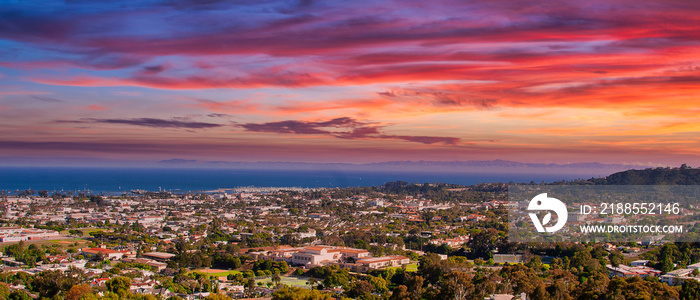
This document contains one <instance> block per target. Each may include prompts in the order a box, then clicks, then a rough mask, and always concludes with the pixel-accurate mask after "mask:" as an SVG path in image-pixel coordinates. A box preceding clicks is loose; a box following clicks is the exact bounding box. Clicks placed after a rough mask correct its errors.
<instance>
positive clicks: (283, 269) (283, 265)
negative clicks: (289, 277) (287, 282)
mask: <svg viewBox="0 0 700 300" xmlns="http://www.w3.org/2000/svg"><path fill="white" fill-rule="evenodd" d="M280 272H282V274H284V273H287V272H289V265H288V264H287V262H286V261H281V262H280Z"/></svg>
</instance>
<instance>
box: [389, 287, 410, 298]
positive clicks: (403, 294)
mask: <svg viewBox="0 0 700 300" xmlns="http://www.w3.org/2000/svg"><path fill="white" fill-rule="evenodd" d="M389 300H411V294H410V293H409V292H408V287H406V286H405V285H399V286H397V287H396V288H395V289H394V291H393V292H392V293H391V297H390V298H389Z"/></svg>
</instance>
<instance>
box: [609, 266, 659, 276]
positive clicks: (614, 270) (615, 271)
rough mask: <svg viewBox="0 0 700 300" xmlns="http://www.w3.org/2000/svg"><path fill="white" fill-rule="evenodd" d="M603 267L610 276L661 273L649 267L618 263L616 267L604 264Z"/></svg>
mask: <svg viewBox="0 0 700 300" xmlns="http://www.w3.org/2000/svg"><path fill="white" fill-rule="evenodd" d="M605 267H606V268H607V269H608V272H609V274H610V277H615V276H620V277H625V278H629V277H634V276H639V277H642V278H646V277H648V276H653V277H658V276H660V275H661V271H659V270H656V269H653V268H649V267H630V266H626V265H619V266H617V267H613V266H612V265H606V266H605Z"/></svg>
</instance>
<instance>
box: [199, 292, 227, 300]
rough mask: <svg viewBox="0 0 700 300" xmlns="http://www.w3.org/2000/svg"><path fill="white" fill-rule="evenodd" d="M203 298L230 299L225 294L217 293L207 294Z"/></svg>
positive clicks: (212, 299) (211, 299)
mask: <svg viewBox="0 0 700 300" xmlns="http://www.w3.org/2000/svg"><path fill="white" fill-rule="evenodd" d="M204 299H207V300H231V297H229V296H226V295H222V294H219V293H214V294H210V295H209V296H207V297H206V298H204Z"/></svg>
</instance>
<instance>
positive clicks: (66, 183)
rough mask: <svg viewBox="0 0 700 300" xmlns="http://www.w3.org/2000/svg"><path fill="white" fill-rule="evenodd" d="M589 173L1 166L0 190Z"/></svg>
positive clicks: (374, 182)
mask: <svg viewBox="0 0 700 300" xmlns="http://www.w3.org/2000/svg"><path fill="white" fill-rule="evenodd" d="M580 178H591V176H587V175H582V174H561V173H557V174H548V173H537V174H535V173H532V174H530V173H506V172H500V173H484V172H479V173H454V172H453V173H448V172H411V171H357V170H352V171H343V170H331V171H327V170H324V171H322V170H243V169H193V168H189V169H187V168H114V167H112V168H96V167H89V168H86V167H80V168H78V167H74V168H72V167H0V190H4V191H16V190H27V189H34V190H35V191H38V190H48V191H63V192H68V191H83V190H87V191H90V192H92V193H120V192H128V191H131V190H146V191H159V190H163V191H173V192H184V191H211V190H216V189H220V188H236V187H250V186H252V187H299V188H333V187H358V186H379V185H382V184H384V183H387V182H391V181H399V180H400V181H406V182H409V183H436V182H440V183H453V184H462V185H473V184H478V183H488V182H509V181H513V182H516V183H517V182H530V181H534V182H537V183H539V182H542V181H544V182H552V181H557V180H562V179H564V180H571V179H580Z"/></svg>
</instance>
